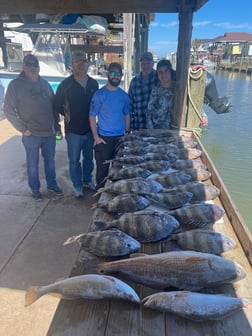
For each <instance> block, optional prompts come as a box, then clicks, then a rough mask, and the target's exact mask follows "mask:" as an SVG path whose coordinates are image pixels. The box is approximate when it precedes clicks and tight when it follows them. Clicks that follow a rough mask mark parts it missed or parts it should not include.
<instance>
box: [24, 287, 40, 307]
mask: <svg viewBox="0 0 252 336" xmlns="http://www.w3.org/2000/svg"><path fill="white" fill-rule="evenodd" d="M40 288H41V287H40V286H31V287H29V288H28V289H27V291H26V293H25V307H27V306H30V305H31V304H32V303H33V302H35V301H37V300H38V299H39V298H40V296H41V295H40V294H39V292H38V290H39V289H40Z"/></svg>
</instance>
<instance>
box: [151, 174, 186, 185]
mask: <svg viewBox="0 0 252 336" xmlns="http://www.w3.org/2000/svg"><path fill="white" fill-rule="evenodd" d="M149 179H153V180H155V181H157V182H159V183H160V184H162V186H163V187H165V188H172V187H174V186H176V185H180V184H186V183H188V182H190V181H191V175H189V174H186V173H184V172H181V171H176V172H171V173H166V174H164V173H162V174H159V175H157V176H154V177H150V178H149Z"/></svg>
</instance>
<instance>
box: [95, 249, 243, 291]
mask: <svg viewBox="0 0 252 336" xmlns="http://www.w3.org/2000/svg"><path fill="white" fill-rule="evenodd" d="M98 271H99V272H100V273H103V274H118V275H119V276H120V277H122V278H123V279H126V280H131V281H134V282H136V283H139V284H142V285H145V286H147V287H151V288H154V289H165V288H169V287H175V288H179V289H184V290H191V291H197V290H200V289H202V288H206V287H209V286H214V285H217V284H222V283H231V282H234V281H238V280H240V279H243V278H244V277H245V276H246V273H245V270H244V269H243V268H242V266H241V265H239V264H238V263H237V262H235V261H232V260H229V259H226V258H223V257H221V256H216V255H214V254H209V253H201V252H195V251H172V252H165V253H159V254H153V255H144V256H139V257H138V256H136V257H133V258H128V259H122V260H117V261H112V262H105V263H103V264H101V265H99V266H98Z"/></svg>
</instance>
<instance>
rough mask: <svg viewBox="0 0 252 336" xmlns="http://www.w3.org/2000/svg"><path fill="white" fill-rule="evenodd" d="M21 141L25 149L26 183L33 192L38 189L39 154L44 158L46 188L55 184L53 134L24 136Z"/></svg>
mask: <svg viewBox="0 0 252 336" xmlns="http://www.w3.org/2000/svg"><path fill="white" fill-rule="evenodd" d="M22 142H23V144H24V147H25V151H26V165H27V175H28V185H29V187H30V188H31V190H32V191H33V192H36V191H39V189H40V181H39V154H40V149H41V154H42V156H43V159H44V169H45V178H46V183H47V187H48V188H54V187H56V185H57V182H56V173H55V135H51V136H48V137H39V136H34V135H30V136H25V135H23V137H22Z"/></svg>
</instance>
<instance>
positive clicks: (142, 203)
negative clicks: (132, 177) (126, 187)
mask: <svg viewBox="0 0 252 336" xmlns="http://www.w3.org/2000/svg"><path fill="white" fill-rule="evenodd" d="M149 205H150V201H149V200H147V198H145V197H144V196H141V195H136V194H119V195H117V196H115V197H113V198H112V199H111V200H99V201H98V203H97V204H95V205H94V206H93V208H102V209H105V210H106V211H107V212H112V213H118V214H120V213H125V212H131V211H137V210H143V209H145V208H147V206H149Z"/></svg>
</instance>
